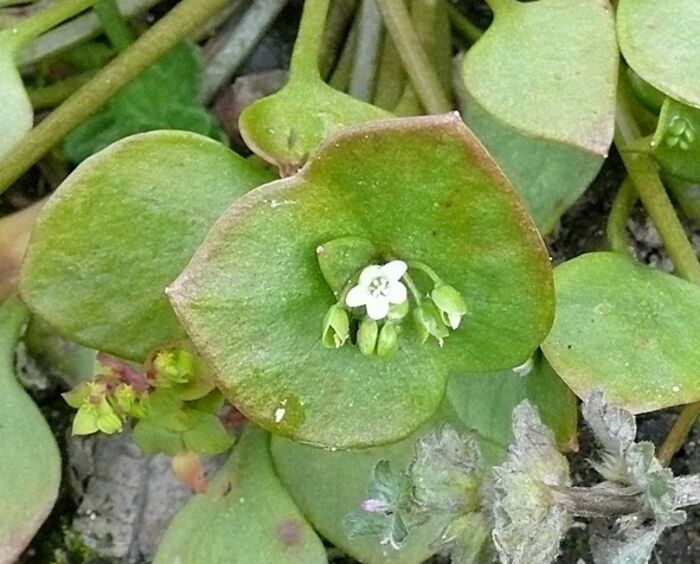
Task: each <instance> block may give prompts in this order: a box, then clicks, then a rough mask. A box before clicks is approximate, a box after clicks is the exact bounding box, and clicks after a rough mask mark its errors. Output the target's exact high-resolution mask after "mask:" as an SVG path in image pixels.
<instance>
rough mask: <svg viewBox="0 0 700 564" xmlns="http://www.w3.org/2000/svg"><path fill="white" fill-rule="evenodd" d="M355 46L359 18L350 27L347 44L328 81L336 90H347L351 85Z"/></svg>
mask: <svg viewBox="0 0 700 564" xmlns="http://www.w3.org/2000/svg"><path fill="white" fill-rule="evenodd" d="M355 47H357V20H355V23H353V26H352V28H350V33H349V34H348V37H347V39H346V40H345V45H344V46H343V50H342V52H341V53H340V58H339V59H338V64H337V65H336V66H335V70H334V71H333V74H332V75H331V78H330V80H329V81H328V83H329V84H330V85H331V86H332V87H333V88H335V89H336V90H340V91H342V92H345V91H346V90H347V89H348V86H349V85H350V76H351V75H352V63H353V59H354V58H355Z"/></svg>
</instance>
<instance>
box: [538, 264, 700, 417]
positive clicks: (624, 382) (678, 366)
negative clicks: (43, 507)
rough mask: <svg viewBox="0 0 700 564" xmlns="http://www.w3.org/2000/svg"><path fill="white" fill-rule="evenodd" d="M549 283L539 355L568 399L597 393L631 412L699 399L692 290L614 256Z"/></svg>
mask: <svg viewBox="0 0 700 564" xmlns="http://www.w3.org/2000/svg"><path fill="white" fill-rule="evenodd" d="M554 280H555V287H556V296H557V310H556V317H555V320H554V326H553V327H552V331H551V333H550V334H549V336H548V337H547V339H546V341H545V342H544V344H543V345H542V350H543V351H544V353H545V355H546V356H547V360H549V362H550V363H551V365H552V367H553V368H554V369H555V370H556V372H557V374H559V375H560V376H561V378H562V379H563V380H564V381H565V382H566V383H567V384H568V385H569V387H570V388H571V389H572V390H573V391H574V392H575V393H576V395H578V396H579V397H580V398H585V397H587V396H588V395H589V394H590V393H591V392H592V391H593V390H595V389H596V388H601V387H602V388H604V389H605V394H606V397H607V398H608V399H609V400H610V401H611V402H613V403H617V404H620V405H621V406H623V407H625V408H626V409H628V410H630V411H632V412H634V413H641V412H646V411H653V410H656V409H661V408H663V407H668V406H672V405H678V404H684V403H690V402H694V401H698V400H700V379H698V373H699V372H700V348H699V347H698V346H697V343H698V341H699V340H700V288H698V287H697V286H695V285H694V284H691V283H690V282H686V281H685V280H682V279H680V278H677V277H675V276H671V275H670V274H665V273H663V272H659V271H657V270H654V269H651V268H648V267H646V266H643V265H640V264H638V263H636V262H635V261H634V260H633V259H631V258H629V257H627V256H624V255H622V254H617V253H589V254H586V255H583V256H581V257H578V258H576V259H574V260H571V261H568V262H566V263H564V264H562V265H561V266H558V267H557V268H556V269H555V275H554Z"/></svg>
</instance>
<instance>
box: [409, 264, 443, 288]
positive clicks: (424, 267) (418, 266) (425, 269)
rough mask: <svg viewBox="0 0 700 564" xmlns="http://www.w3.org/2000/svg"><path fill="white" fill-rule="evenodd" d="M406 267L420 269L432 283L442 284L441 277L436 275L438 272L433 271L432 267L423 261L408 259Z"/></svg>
mask: <svg viewBox="0 0 700 564" xmlns="http://www.w3.org/2000/svg"><path fill="white" fill-rule="evenodd" d="M408 268H412V269H414V270H420V271H421V272H424V273H425V274H427V275H428V277H429V278H430V279H431V280H432V281H433V284H435V285H436V286H437V285H439V284H442V278H440V276H438V273H437V272H435V271H434V270H433V269H432V268H430V267H429V266H428V265H427V264H425V263H424V262H420V261H417V260H412V261H409V263H408Z"/></svg>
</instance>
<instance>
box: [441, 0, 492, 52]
mask: <svg viewBox="0 0 700 564" xmlns="http://www.w3.org/2000/svg"><path fill="white" fill-rule="evenodd" d="M447 13H448V14H449V16H450V23H451V24H452V27H453V28H455V30H456V31H457V32H458V33H459V34H460V35H461V36H462V37H463V38H464V39H465V40H466V41H467V42H468V43H470V44H471V43H476V42H477V41H478V40H479V38H480V37H481V36H482V35H483V34H484V30H482V29H481V28H480V27H478V26H477V25H475V24H474V23H472V22H471V20H469V18H467V16H465V15H464V14H463V13H462V12H460V11H459V9H458V8H457V7H456V6H454V5H452V4H450V3H449V2H448V3H447Z"/></svg>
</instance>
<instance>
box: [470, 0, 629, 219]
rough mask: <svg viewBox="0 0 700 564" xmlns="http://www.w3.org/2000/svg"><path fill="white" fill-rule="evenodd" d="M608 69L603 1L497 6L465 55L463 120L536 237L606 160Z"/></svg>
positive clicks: (611, 95)
mask: <svg viewBox="0 0 700 564" xmlns="http://www.w3.org/2000/svg"><path fill="white" fill-rule="evenodd" d="M533 37H536V38H537V40H536V41H533ZM617 63H618V55H617V44H616V41H615V29H614V24H613V16H612V9H611V7H610V5H609V3H608V2H607V0H539V1H537V2H527V3H525V2H519V1H517V0H511V1H508V0H505V1H499V2H498V3H497V4H495V19H494V22H493V24H492V25H491V26H490V27H489V28H488V29H487V30H486V32H485V33H484V35H483V37H481V38H480V39H479V41H477V43H476V44H475V45H474V46H473V47H472V48H471V49H469V51H468V52H467V55H466V56H465V59H464V63H463V67H462V82H463V84H461V85H460V86H463V87H464V89H463V92H462V94H463V104H462V106H463V112H464V119H465V121H466V122H467V124H468V125H469V126H470V127H471V128H472V129H473V130H474V132H475V133H476V134H477V135H478V136H479V138H480V139H481V140H482V142H483V143H484V144H485V145H486V148H487V149H488V150H489V151H490V152H491V154H492V155H493V156H494V157H495V158H496V160H497V161H498V163H499V164H500V166H501V167H502V168H503V170H504V171H505V173H506V175H507V176H508V177H509V178H510V179H511V181H512V182H513V183H514V185H515V187H516V188H517V189H518V191H519V192H520V194H521V195H522V197H523V199H524V201H525V203H526V204H527V207H528V208H529V210H530V212H531V213H532V215H533V216H534V218H535V221H536V222H537V225H538V226H539V227H540V229H541V230H542V231H544V232H548V231H551V230H552V228H553V227H554V225H555V224H556V222H557V220H558V219H559V216H560V215H561V214H562V213H563V212H564V211H565V210H566V209H567V208H568V207H569V206H570V205H571V204H572V203H573V202H574V201H575V200H576V199H577V198H578V197H579V196H580V195H581V193H582V192H583V191H584V190H585V189H586V187H587V186H588V184H589V183H590V182H591V180H592V179H593V177H594V176H595V174H596V173H597V172H598V170H599V168H600V166H601V165H602V162H603V159H604V158H605V156H606V155H607V151H608V147H609V146H610V143H611V141H612V134H613V125H614V123H613V120H614V114H615V86H616V82H617Z"/></svg>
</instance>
